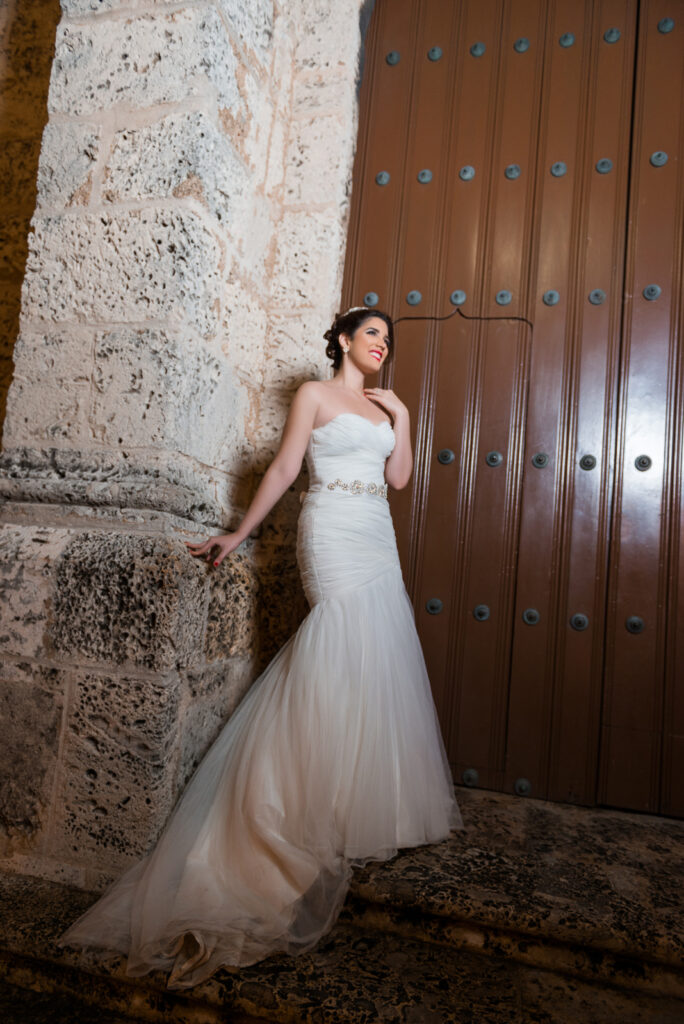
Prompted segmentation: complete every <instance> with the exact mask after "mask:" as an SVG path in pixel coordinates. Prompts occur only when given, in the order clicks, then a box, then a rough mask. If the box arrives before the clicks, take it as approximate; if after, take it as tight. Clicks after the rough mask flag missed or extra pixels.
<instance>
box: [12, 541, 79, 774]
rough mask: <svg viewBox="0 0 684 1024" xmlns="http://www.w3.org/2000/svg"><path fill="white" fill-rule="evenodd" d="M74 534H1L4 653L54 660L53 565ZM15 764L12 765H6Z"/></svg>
mask: <svg viewBox="0 0 684 1024" xmlns="http://www.w3.org/2000/svg"><path fill="white" fill-rule="evenodd" d="M70 535H71V534H70V531H69V530H63V529H49V528H46V527H36V528H34V529H32V528H31V527H28V528H27V527H25V526H13V525H9V524H7V525H5V526H3V528H2V531H0V651H1V653H2V654H3V655H15V656H17V657H20V658H38V659H43V658H48V657H50V655H51V654H52V653H53V650H52V645H51V641H50V637H49V627H50V623H51V619H52V601H53V586H52V568H51V567H52V565H53V564H54V562H55V560H56V559H57V558H59V556H60V555H61V553H62V551H63V549H64V547H65V546H66V545H67V544H68V542H69V539H70ZM6 764H7V765H8V766H11V761H9V762H7V763H6Z"/></svg>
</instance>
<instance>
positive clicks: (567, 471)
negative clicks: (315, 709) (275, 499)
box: [504, 0, 636, 803]
mask: <svg viewBox="0 0 684 1024" xmlns="http://www.w3.org/2000/svg"><path fill="white" fill-rule="evenodd" d="M608 27H615V28H617V29H619V32H620V38H619V39H618V40H617V41H616V42H614V43H608V42H607V41H606V40H605V38H604V33H605V31H606V28H608ZM568 29H570V30H571V31H572V32H573V34H574V36H575V41H574V43H573V45H572V46H568V47H563V46H560V45H559V44H558V40H559V38H560V37H561V36H562V35H563V32H564V31H568ZM635 32H636V4H635V3H633V2H630V0H627V2H625V0H608V2H606V3H602V4H592V3H586V4H584V11H582V9H581V5H578V4H576V3H574V2H573V0H565V2H562V3H558V4H553V5H549V13H548V24H547V30H546V34H545V38H546V45H545V53H544V73H543V82H544V87H543V91H544V104H543V109H542V112H541V128H540V135H539V147H538V159H537V181H538V189H537V203H536V208H535V215H534V229H535V230H534V237H533V239H532V244H531V247H530V258H531V263H532V266H533V268H534V269H533V272H532V274H531V282H530V304H529V309H530V318H531V319H532V320H533V321H534V343H533V354H532V365H531V377H530V403H529V408H528V416H527V431H526V434H527V443H526V447H525V456H524V467H525V468H524V483H523V500H522V506H521V509H520V543H519V557H518V588H517V602H516V608H515V613H514V624H515V625H514V642H513V657H512V662H511V676H510V698H509V699H510V704H509V718H508V728H507V744H508V745H507V752H506V777H505V781H504V789H505V790H507V791H514V790H515V789H516V786H517V787H518V789H520V788H521V787H522V788H524V791H525V792H527V793H529V794H530V795H533V796H540V797H545V798H552V799H558V800H567V801H570V802H580V803H593V801H594V795H595V779H596V764H597V757H598V738H599V732H600V714H601V700H600V698H601V687H602V673H603V657H602V644H603V634H604V628H605V624H604V608H605V588H606V569H607V545H608V538H609V529H610V516H609V511H610V498H611V490H610V481H611V472H612V452H613V447H614V406H615V398H614V396H615V388H616V375H617V365H618V353H619V345H620V326H621V310H622V290H623V274H624V256H623V254H624V234H625V230H624V225H625V211H626V206H627V187H628V171H629V139H630V127H631V124H630V120H631V119H630V114H631V90H632V78H633V63H634V56H633V55H634V39H635ZM602 159H608V160H610V161H611V162H612V168H611V169H610V170H609V171H608V173H601V172H600V171H599V170H598V169H597V164H598V162H599V161H600V160H602ZM558 161H562V162H563V164H564V165H565V167H566V170H565V172H564V173H562V174H560V175H554V173H553V168H554V165H555V164H556V162H558ZM549 290H555V291H557V292H558V293H559V299H558V302H557V303H556V304H555V305H551V306H549V305H547V304H546V303H545V302H544V296H545V294H546V293H547V292H548V291H549ZM597 290H600V291H601V292H603V293H604V294H605V299H604V301H602V302H599V303H594V302H592V301H590V298H589V296H590V295H591V294H592V293H594V292H595V291H597ZM598 297H599V296H596V295H594V298H598ZM539 453H543V454H545V455H547V456H548V463H547V465H546V466H544V467H542V468H537V467H536V466H535V465H534V464H533V461H532V460H533V458H534V456H535V455H536V454H539ZM587 454H589V455H593V456H594V457H595V459H596V466H595V467H594V468H593V469H586V470H583V469H582V468H581V467H580V459H581V458H582V457H583V456H584V455H587ZM530 608H533V609H535V610H536V611H537V612H538V613H539V616H540V617H539V621H538V623H537V624H536V625H528V624H527V623H526V622H525V621H524V619H523V615H524V613H525V610H526V609H530ZM576 615H583V616H585V617H586V620H587V625H586V628H584V629H579V630H578V629H573V628H572V626H571V625H570V622H571V619H572V618H573V616H576ZM575 621H576V622H577V620H575ZM528 787H529V788H528Z"/></svg>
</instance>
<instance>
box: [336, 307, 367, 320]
mask: <svg viewBox="0 0 684 1024" xmlns="http://www.w3.org/2000/svg"><path fill="white" fill-rule="evenodd" d="M357 309H368V306H350V307H349V309H345V311H344V313H340V315H339V317H338V318H337V319H338V320H339V319H341V318H342V317H343V316H346V315H347V313H355V312H356V311H357Z"/></svg>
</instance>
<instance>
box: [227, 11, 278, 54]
mask: <svg viewBox="0 0 684 1024" xmlns="http://www.w3.org/2000/svg"><path fill="white" fill-rule="evenodd" d="M218 7H219V10H220V11H221V13H222V14H223V16H224V18H225V20H226V22H227V23H228V25H229V27H230V33H231V36H232V37H233V38H234V39H236V40H237V42H238V43H239V44H240V48H241V49H242V51H243V53H245V54H246V55H247V56H248V57H250V58H255V59H256V60H257V61H258V62H259V63H260V64H262V65H266V64H267V63H268V59H269V53H270V49H271V45H272V41H273V0H250V2H249V3H245V0H218Z"/></svg>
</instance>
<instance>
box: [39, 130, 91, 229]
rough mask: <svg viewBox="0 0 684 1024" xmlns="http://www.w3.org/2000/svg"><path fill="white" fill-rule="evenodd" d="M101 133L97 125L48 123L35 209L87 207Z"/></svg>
mask: <svg viewBox="0 0 684 1024" xmlns="http://www.w3.org/2000/svg"><path fill="white" fill-rule="evenodd" d="M99 142H100V132H99V129H98V128H97V126H96V125H90V124H82V123H81V124H68V123H64V122H60V123H55V122H50V123H48V124H47V125H46V126H45V130H44V132H43V144H42V147H41V151H40V162H39V165H38V203H37V209H38V210H45V209H47V208H49V207H52V208H54V209H60V208H65V207H68V206H87V205H88V203H89V201H90V195H91V189H92V172H93V166H94V164H95V160H96V159H97V153H98V147H99Z"/></svg>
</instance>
